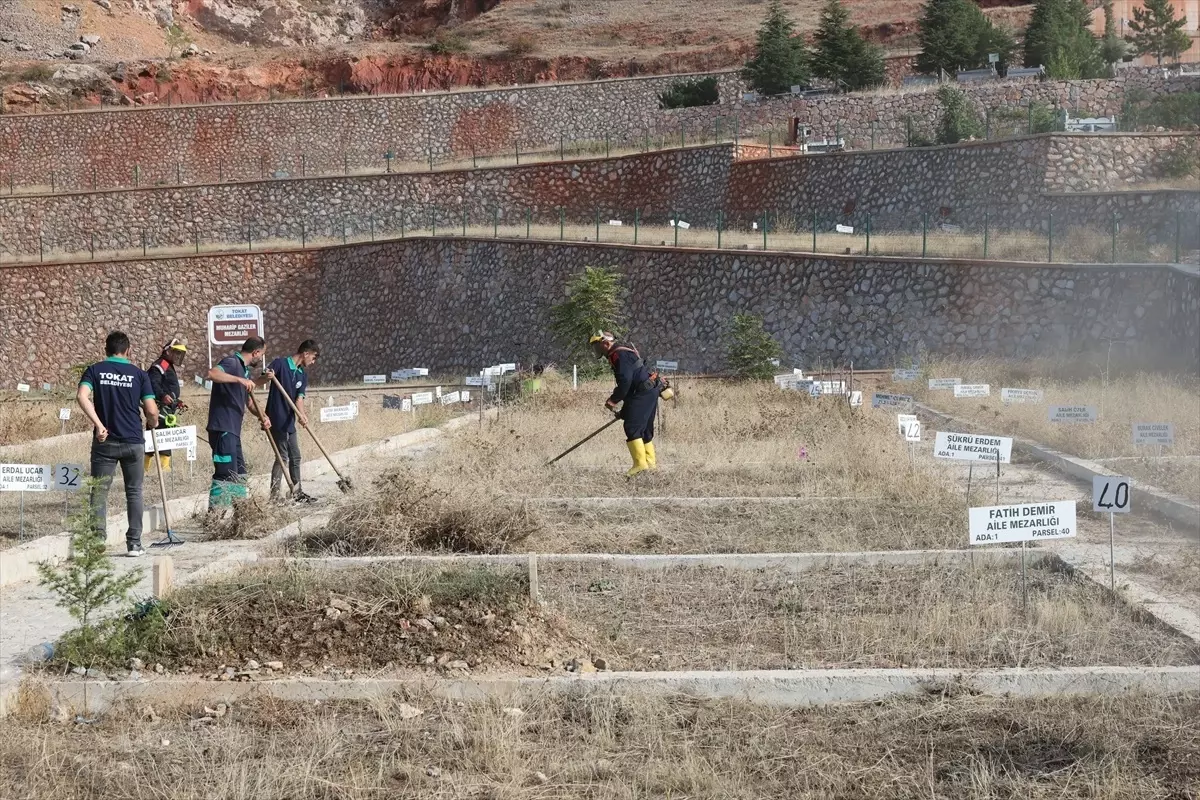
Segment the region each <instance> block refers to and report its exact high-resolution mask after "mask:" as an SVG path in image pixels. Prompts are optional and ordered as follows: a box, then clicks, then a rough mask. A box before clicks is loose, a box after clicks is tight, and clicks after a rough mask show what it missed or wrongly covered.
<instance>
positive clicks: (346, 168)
mask: <svg viewBox="0 0 1200 800" xmlns="http://www.w3.org/2000/svg"><path fill="white" fill-rule="evenodd" d="M342 174H343V175H349V174H350V155H349V154H348V153H342Z"/></svg>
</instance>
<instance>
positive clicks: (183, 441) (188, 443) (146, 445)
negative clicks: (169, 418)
mask: <svg viewBox="0 0 1200 800" xmlns="http://www.w3.org/2000/svg"><path fill="white" fill-rule="evenodd" d="M142 438H143V442H142V444H143V449H142V452H145V453H153V452H154V444H153V442H151V441H150V431H145V432H144V433H143V434H142ZM154 441H156V442H158V449H159V450H160V451H162V450H186V449H187V448H189V447H195V446H196V426H195V425H185V426H184V427H182V428H159V429H156V430H155V431H154Z"/></svg>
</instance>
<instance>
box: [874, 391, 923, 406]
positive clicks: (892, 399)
mask: <svg viewBox="0 0 1200 800" xmlns="http://www.w3.org/2000/svg"><path fill="white" fill-rule="evenodd" d="M912 407H913V399H912V397H911V396H910V395H907V394H883V393H881V392H876V393H875V394H874V395H872V396H871V408H907V409H911V408H912Z"/></svg>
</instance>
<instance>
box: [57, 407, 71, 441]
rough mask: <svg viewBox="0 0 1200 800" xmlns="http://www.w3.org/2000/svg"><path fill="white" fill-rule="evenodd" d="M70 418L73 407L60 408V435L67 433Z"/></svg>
mask: <svg viewBox="0 0 1200 800" xmlns="http://www.w3.org/2000/svg"><path fill="white" fill-rule="evenodd" d="M70 418H71V409H70V408H60V409H59V410H58V421H59V422H61V423H62V430H61V431H60V435H65V434H66V432H67V420H69V419H70Z"/></svg>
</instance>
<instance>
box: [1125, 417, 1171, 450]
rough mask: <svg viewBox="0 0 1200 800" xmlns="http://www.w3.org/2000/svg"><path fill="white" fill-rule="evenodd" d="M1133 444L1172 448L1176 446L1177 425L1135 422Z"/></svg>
mask: <svg viewBox="0 0 1200 800" xmlns="http://www.w3.org/2000/svg"><path fill="white" fill-rule="evenodd" d="M1133 443H1134V444H1158V445H1165V446H1166V447H1171V446H1172V445H1174V444H1175V424H1174V423H1172V422H1135V423H1133Z"/></svg>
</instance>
